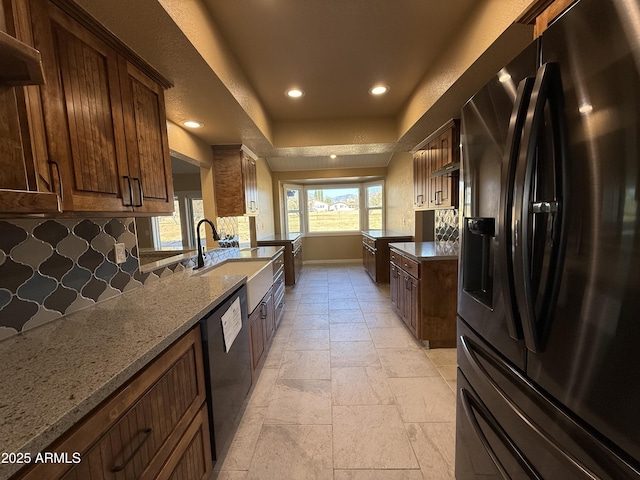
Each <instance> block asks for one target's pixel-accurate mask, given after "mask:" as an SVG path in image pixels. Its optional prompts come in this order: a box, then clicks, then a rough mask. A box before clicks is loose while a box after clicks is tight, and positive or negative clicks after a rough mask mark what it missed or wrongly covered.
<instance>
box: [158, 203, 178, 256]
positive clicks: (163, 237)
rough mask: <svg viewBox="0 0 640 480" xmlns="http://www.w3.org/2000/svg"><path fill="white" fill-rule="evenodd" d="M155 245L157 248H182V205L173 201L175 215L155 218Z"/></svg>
mask: <svg viewBox="0 0 640 480" xmlns="http://www.w3.org/2000/svg"><path fill="white" fill-rule="evenodd" d="M153 243H154V246H155V248H167V247H182V226H181V223H180V203H179V202H178V200H177V199H174V200H173V215H170V216H166V217H153Z"/></svg>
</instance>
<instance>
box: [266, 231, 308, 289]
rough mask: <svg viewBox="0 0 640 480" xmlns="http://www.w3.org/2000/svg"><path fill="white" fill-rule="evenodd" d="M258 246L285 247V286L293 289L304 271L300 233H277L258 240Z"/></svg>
mask: <svg viewBox="0 0 640 480" xmlns="http://www.w3.org/2000/svg"><path fill="white" fill-rule="evenodd" d="M258 246H261V247H266V246H272V247H284V278H285V285H286V286H287V287H292V286H294V285H295V284H296V282H297V281H298V277H299V276H300V272H301V271H302V235H301V234H299V233H282V234H280V233H277V234H274V235H269V236H266V237H263V238H261V239H259V240H258Z"/></svg>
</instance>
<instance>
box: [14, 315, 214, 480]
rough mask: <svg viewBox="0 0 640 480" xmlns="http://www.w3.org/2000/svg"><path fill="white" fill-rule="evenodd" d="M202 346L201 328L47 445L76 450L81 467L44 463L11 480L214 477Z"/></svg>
mask: <svg viewBox="0 0 640 480" xmlns="http://www.w3.org/2000/svg"><path fill="white" fill-rule="evenodd" d="M201 345H202V340H201V337H200V328H199V327H195V328H194V329H192V330H191V331H190V332H188V333H187V334H186V335H184V336H183V337H182V338H181V339H180V340H178V341H177V342H176V343H174V344H173V346H171V347H169V348H168V349H167V350H166V351H165V352H164V353H162V354H161V355H160V356H159V357H158V358H156V359H155V360H154V361H153V362H152V363H151V364H149V365H148V366H147V367H146V368H145V369H144V370H142V372H140V373H139V374H138V375H137V376H136V377H134V378H133V379H132V380H130V381H129V382H127V383H126V384H125V385H123V386H122V387H121V388H120V389H119V390H118V392H116V393H115V394H114V395H113V396H112V397H110V399H108V400H107V401H106V402H105V403H103V404H102V405H101V406H99V407H98V408H97V409H96V410H94V411H93V412H92V413H90V414H89V415H88V416H87V417H85V419H84V420H82V421H81V422H80V423H79V424H78V425H77V426H76V427H74V428H73V429H72V430H71V431H70V432H68V433H67V434H65V436H63V437H62V438H61V440H59V441H58V442H56V443H54V444H53V445H52V446H51V447H49V448H47V451H50V452H56V453H58V454H66V455H67V456H69V458H70V459H73V457H72V454H73V453H74V452H78V453H79V460H80V462H79V463H77V464H73V463H39V464H35V465H34V466H33V467H31V468H28V469H26V470H24V471H20V472H18V473H17V474H16V476H14V477H12V479H14V480H15V479H20V480H41V479H44V478H46V479H48V480H57V479H64V480H84V479H89V478H98V479H102V480H107V479H112V480H119V479H136V480H138V479H140V480H147V479H156V478H163V479H164V478H189V479H206V478H208V477H209V475H210V473H211V470H212V466H213V461H212V458H211V446H210V440H209V438H210V437H209V423H208V419H207V408H206V404H205V399H206V393H205V381H204V369H203V357H202V346H201ZM34 455H35V454H34Z"/></svg>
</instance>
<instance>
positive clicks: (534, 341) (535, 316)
mask: <svg viewBox="0 0 640 480" xmlns="http://www.w3.org/2000/svg"><path fill="white" fill-rule="evenodd" d="M546 107H548V108H546ZM545 118H548V119H549V120H550V122H549V125H550V127H551V138H550V140H551V149H550V150H545V151H543V150H542V149H538V142H539V139H540V136H541V134H542V133H543V132H545V130H544V129H545ZM548 153H550V154H551V155H552V159H551V160H552V168H551V169H548V168H542V167H541V166H540V165H542V164H543V162H544V160H545V154H548ZM566 157H567V134H566V125H565V117H564V99H563V89H562V81H561V78H560V68H559V66H558V64H556V63H552V62H550V63H545V64H544V65H542V67H540V68H539V69H538V73H537V75H536V80H535V84H534V87H533V91H532V93H531V102H530V104H529V109H528V112H527V116H526V122H525V126H524V130H523V134H522V147H521V149H520V157H519V159H518V165H517V169H516V178H515V191H516V192H517V194H516V195H515V198H514V201H515V209H514V224H517V225H518V231H517V232H516V234H517V235H518V236H519V242H518V244H517V245H516V246H515V261H514V267H515V268H514V276H515V282H516V289H515V292H516V300H517V306H518V311H519V313H520V319H521V321H522V328H523V333H524V339H525V344H526V346H527V348H528V349H529V350H530V351H531V352H534V353H537V352H540V351H541V350H542V349H543V348H544V340H545V338H546V334H547V332H548V331H549V328H550V325H551V322H552V320H553V312H554V310H555V305H556V301H557V299H558V293H559V289H560V280H561V275H562V266H563V262H564V250H565V244H566V228H565V216H564V214H563V213H564V212H563V209H564V202H565V201H566V196H567V175H566V165H567V161H566ZM549 170H550V171H549ZM545 181H546V182H547V183H546V185H551V188H552V190H553V196H554V198H553V199H538V198H537V197H538V196H540V195H541V191H542V190H543V189H544V187H545V184H544V182H545ZM547 188H549V187H547ZM545 193H548V192H545ZM537 215H551V235H550V239H551V246H550V251H549V257H548V261H547V263H548V265H547V267H546V268H547V270H546V272H545V273H543V268H542V266H543V262H544V255H545V253H546V249H547V248H548V246H547V245H546V243H547V241H546V239H545V241H544V242H542V245H537V246H536V248H532V245H531V240H532V238H531V237H532V235H533V234H536V233H537V232H536V231H535V230H536V227H535V225H534V223H535V222H536V219H535V218H536V216H537ZM545 218H546V217H541V220H542V221H544V219H545ZM538 228H541V227H540V226H538ZM541 231H542V230H541ZM537 243H540V239H539V238H538V239H537ZM534 272H535V273H534ZM534 276H535V277H536V278H535V280H534ZM538 287H541V288H540V289H539V288H538ZM538 290H540V291H538ZM536 307H537V309H538V311H536Z"/></svg>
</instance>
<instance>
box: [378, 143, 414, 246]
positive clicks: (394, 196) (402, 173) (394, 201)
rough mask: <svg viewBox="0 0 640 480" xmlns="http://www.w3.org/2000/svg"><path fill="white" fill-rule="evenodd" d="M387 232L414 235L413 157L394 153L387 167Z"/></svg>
mask: <svg viewBox="0 0 640 480" xmlns="http://www.w3.org/2000/svg"><path fill="white" fill-rule="evenodd" d="M385 201H386V204H387V210H386V227H387V230H393V231H395V232H400V233H406V234H408V235H414V233H415V232H414V228H415V223H414V219H415V217H414V211H413V157H412V155H411V153H408V152H401V153H396V154H395V155H394V156H393V158H392V159H391V161H390V162H389V166H388V167H387V177H386V179H385Z"/></svg>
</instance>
